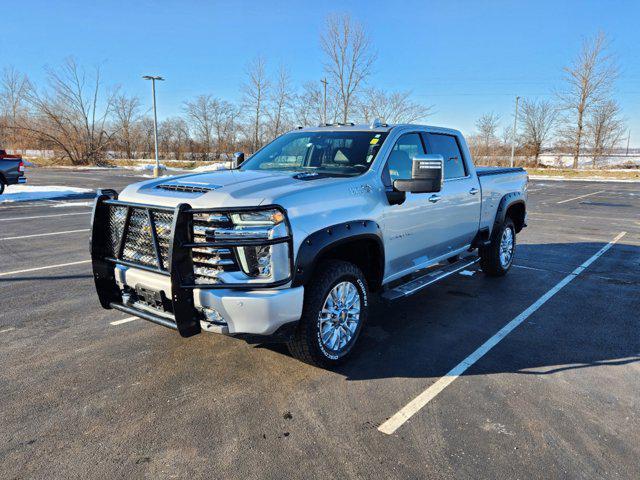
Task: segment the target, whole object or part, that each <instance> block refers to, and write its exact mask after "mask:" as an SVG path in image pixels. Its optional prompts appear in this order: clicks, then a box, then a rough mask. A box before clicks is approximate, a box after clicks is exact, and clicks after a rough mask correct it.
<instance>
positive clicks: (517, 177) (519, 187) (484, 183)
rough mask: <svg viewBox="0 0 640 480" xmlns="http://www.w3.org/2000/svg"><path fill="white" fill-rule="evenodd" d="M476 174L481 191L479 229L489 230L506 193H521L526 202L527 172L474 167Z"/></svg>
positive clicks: (512, 169) (519, 169) (516, 169)
mask: <svg viewBox="0 0 640 480" xmlns="http://www.w3.org/2000/svg"><path fill="white" fill-rule="evenodd" d="M476 174H477V175H478V181H479V182H480V188H481V190H482V209H481V211H480V228H481V229H482V228H485V227H488V228H489V229H491V228H492V227H493V221H494V219H495V218H496V211H497V210H498V205H499V203H500V200H501V199H502V197H504V196H505V195H506V194H508V193H513V192H522V194H523V198H524V200H525V201H526V199H527V189H526V185H527V181H528V180H527V172H526V170H525V169H523V168H520V167H517V168H503V167H476Z"/></svg>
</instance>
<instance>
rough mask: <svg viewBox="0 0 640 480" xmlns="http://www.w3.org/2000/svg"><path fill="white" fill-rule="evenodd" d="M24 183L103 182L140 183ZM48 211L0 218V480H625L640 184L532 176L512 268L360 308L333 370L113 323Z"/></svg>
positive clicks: (41, 206) (79, 216)
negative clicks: (356, 339) (361, 325)
mask: <svg viewBox="0 0 640 480" xmlns="http://www.w3.org/2000/svg"><path fill="white" fill-rule="evenodd" d="M28 174H29V182H30V184H32V185H68V186H80V187H86V188H98V187H105V188H106V187H109V188H116V189H118V190H119V189H121V188H122V187H123V186H125V185H126V184H128V183H131V182H133V181H136V180H138V179H139V177H136V176H135V175H134V174H133V173H131V172H129V173H126V172H124V173H122V172H104V171H91V170H86V171H71V170H35V169H34V170H32V171H30V172H28ZM62 204H63V205H61V202H60V201H56V202H50V201H34V202H21V203H16V204H0V365H2V369H1V370H0V405H1V408H0V472H2V475H1V476H2V478H47V479H50V478H140V477H147V478H164V477H179V478H186V477H191V478H203V477H205V478H236V477H240V478H309V477H316V476H317V477H325V478H337V477H366V478H374V477H375V478H435V477H438V478H442V477H448V478H453V477H455V478H492V479H493V478H630V479H631V478H638V476H639V475H640V313H639V312H640V184H637V183H635V184H634V183H596V182H560V181H544V180H541V181H532V182H531V183H530V199H529V222H528V223H529V227H528V228H527V229H525V230H524V231H523V232H522V234H521V235H519V236H518V242H519V246H518V250H517V253H516V262H515V266H514V268H512V270H511V271H510V273H509V275H507V276H506V277H504V278H499V279H495V278H487V277H484V276H483V274H482V273H481V272H477V271H476V272H475V273H474V274H473V275H459V274H458V275H454V276H452V277H449V278H448V279H446V280H445V281H444V282H442V283H440V284H437V285H435V286H432V287H430V288H427V289H426V290H424V291H422V292H421V293H419V294H417V295H415V296H413V297H411V298H409V299H408V300H405V301H402V302H398V303H395V304H393V305H386V304H383V303H381V302H374V303H373V305H372V312H371V315H370V318H369V323H368V325H367V326H366V327H365V331H364V336H363V337H362V338H361V339H360V345H359V348H358V350H357V353H356V355H355V357H354V358H353V359H352V361H351V362H350V363H348V364H347V365H345V366H343V367H341V368H339V369H338V370H335V371H327V370H321V369H318V368H314V367H310V366H308V365H305V364H301V363H300V362H298V361H296V360H294V359H293V358H291V357H290V356H289V355H288V353H287V351H286V348H284V347H283V346H281V345H277V344H266V345H265V344H263V345H249V344H247V343H245V342H243V341H241V340H237V339H233V338H228V337H223V336H218V335H210V334H202V335H197V336H195V337H192V338H189V339H183V338H181V337H179V336H178V335H177V334H176V333H175V332H173V331H170V330H168V329H165V328H163V327H160V326H156V325H153V324H151V323H148V322H145V321H143V320H133V321H126V322H122V323H119V322H118V321H119V320H123V319H127V317H126V315H124V314H121V313H119V312H117V311H114V310H103V309H101V308H100V307H99V305H98V302H97V298H96V296H95V294H94V288H93V280H92V277H91V272H90V263H89V262H88V259H89V251H88V230H87V229H88V227H89V225H88V222H89V217H90V215H89V213H90V207H89V206H88V200H87V199H82V198H78V199H73V200H65V201H63V202H62ZM58 232H63V233H58ZM623 232H626V233H624V234H623V235H622V236H621V234H622V233H623ZM51 233H56V234H55V235H42V234H51ZM614 239H617V240H616V242H615V243H610V242H612V241H613V240H614ZM590 259H591V260H592V263H590V264H589V265H587V266H586V268H584V269H579V267H580V265H583V266H585V265H584V262H587V261H590ZM57 265H58V266H57ZM60 265H64V266H60ZM576 269H578V273H575V272H576ZM572 272H574V275H571V274H572ZM568 276H569V277H570V281H568V282H567V283H564V284H563V282H566V280H565V279H567V278H568ZM558 286H560V288H558ZM550 292H553V294H552V295H551V296H550ZM541 298H542V299H544V302H542V303H540V302H539V300H540V299H541ZM534 305H537V307H536V308H535V309H533V310H532V309H531V308H530V307H532V306H534ZM528 309H529V310H528ZM523 312H525V314H524V315H523ZM526 312H528V314H526ZM518 319H519V322H516V323H517V326H516V327H515V328H514V329H513V331H511V333H509V334H508V335H506V336H504V337H503V338H499V339H498V342H497V343H496V344H495V346H493V348H491V349H490V350H488V351H486V353H485V354H484V355H483V356H481V357H478V358H474V361H473V362H469V361H467V363H466V364H464V365H465V368H464V370H463V371H462V373H461V374H460V375H459V376H457V377H455V378H453V377H452V375H451V371H452V369H454V368H455V367H457V366H459V365H461V362H464V361H466V360H465V359H468V358H469V356H470V355H471V354H473V353H474V352H475V351H477V349H478V348H479V347H481V346H482V345H483V344H485V342H486V341H488V340H490V339H492V338H495V337H494V336H495V335H496V333H497V332H499V331H500V330H501V329H502V328H503V327H505V325H508V324H509V322H512V321H514V320H518ZM113 322H115V324H113ZM447 375H448V376H447ZM443 378H445V379H447V378H450V379H451V380H453V381H451V382H450V383H448V384H447V386H446V388H444V389H442V390H438V389H437V388H436V389H434V388H432V387H433V386H434V385H436V386H437V385H440V384H442V381H443V380H442V379H443ZM438 382H440V383H438ZM446 382H448V380H446ZM436 390H438V391H436ZM424 392H430V393H429V394H427V397H424V396H423V397H420V395H421V394H423V393H424ZM434 393H435V395H434ZM417 397H419V398H423V399H424V398H427V401H426V402H421V404H420V408H419V409H417V411H415V413H413V414H412V416H411V417H410V418H408V420H406V421H403V422H401V423H400V424H399V425H398V427H397V429H396V430H395V431H394V432H393V433H391V434H388V433H383V432H382V431H381V430H380V427H381V425H383V424H384V423H385V422H386V421H387V420H388V419H390V418H393V417H394V415H395V414H397V412H398V411H401V410H402V409H403V408H405V407H406V406H407V405H408V404H409V403H410V402H411V401H412V400H413V399H415V398H417Z"/></svg>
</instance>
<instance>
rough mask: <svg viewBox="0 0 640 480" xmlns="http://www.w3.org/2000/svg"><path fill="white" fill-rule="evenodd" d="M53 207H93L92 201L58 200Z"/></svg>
mask: <svg viewBox="0 0 640 480" xmlns="http://www.w3.org/2000/svg"><path fill="white" fill-rule="evenodd" d="M54 207H55V208H61V207H93V202H60V203H56V204H55V205H54Z"/></svg>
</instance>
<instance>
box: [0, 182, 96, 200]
mask: <svg viewBox="0 0 640 480" xmlns="http://www.w3.org/2000/svg"><path fill="white" fill-rule="evenodd" d="M90 192H93V190H91V189H89V188H78V187H64V186H58V185H42V186H35V185H9V186H8V187H7V188H6V189H5V191H4V193H3V194H2V195H0V203H10V202H26V201H29V200H46V199H52V198H64V197H68V196H70V195H78V194H81V193H90Z"/></svg>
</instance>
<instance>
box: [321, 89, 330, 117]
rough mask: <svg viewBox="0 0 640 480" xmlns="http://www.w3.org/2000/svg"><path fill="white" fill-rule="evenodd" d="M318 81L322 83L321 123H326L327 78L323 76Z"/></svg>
mask: <svg viewBox="0 0 640 480" xmlns="http://www.w3.org/2000/svg"><path fill="white" fill-rule="evenodd" d="M320 82H321V83H322V84H323V85H324V103H323V112H324V113H323V115H322V118H323V123H325V124H326V123H327V83H329V82H327V79H326V78H323V79H322V80H320Z"/></svg>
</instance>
